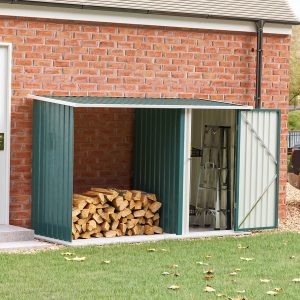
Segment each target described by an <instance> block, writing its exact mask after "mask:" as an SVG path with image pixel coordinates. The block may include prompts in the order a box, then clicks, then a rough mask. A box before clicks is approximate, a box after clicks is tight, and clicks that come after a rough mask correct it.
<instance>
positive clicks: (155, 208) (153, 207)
mask: <svg viewBox="0 0 300 300" xmlns="http://www.w3.org/2000/svg"><path fill="white" fill-rule="evenodd" d="M160 208H161V203H160V202H158V201H156V202H153V203H152V204H151V205H150V207H149V209H150V210H151V211H152V212H153V213H156V212H157V211H158V210H159V209H160Z"/></svg>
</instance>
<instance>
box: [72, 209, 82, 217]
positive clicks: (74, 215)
mask: <svg viewBox="0 0 300 300" xmlns="http://www.w3.org/2000/svg"><path fill="white" fill-rule="evenodd" d="M80 213H81V209H79V208H76V207H73V208H72V217H77V216H78V215H79V214H80Z"/></svg>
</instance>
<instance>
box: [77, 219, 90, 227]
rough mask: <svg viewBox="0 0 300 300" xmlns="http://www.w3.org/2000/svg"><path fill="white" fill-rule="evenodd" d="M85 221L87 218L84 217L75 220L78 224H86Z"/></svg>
mask: <svg viewBox="0 0 300 300" xmlns="http://www.w3.org/2000/svg"><path fill="white" fill-rule="evenodd" d="M87 221H88V219H87V218H86V219H79V220H78V221H77V224H78V225H83V224H86V222H87Z"/></svg>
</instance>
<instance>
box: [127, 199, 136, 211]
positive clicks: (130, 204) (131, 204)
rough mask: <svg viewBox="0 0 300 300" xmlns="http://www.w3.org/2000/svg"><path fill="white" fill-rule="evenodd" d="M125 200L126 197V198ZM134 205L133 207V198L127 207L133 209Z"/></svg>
mask: <svg viewBox="0 0 300 300" xmlns="http://www.w3.org/2000/svg"><path fill="white" fill-rule="evenodd" d="M126 200H127V199H126ZM134 207H135V201H134V200H131V201H130V202H129V208H130V209H134Z"/></svg>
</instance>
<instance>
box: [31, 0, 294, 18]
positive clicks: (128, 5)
mask: <svg viewBox="0 0 300 300" xmlns="http://www.w3.org/2000/svg"><path fill="white" fill-rule="evenodd" d="M28 1H29V2H30V1H32V2H46V3H57V4H73V5H82V6H94V7H99V8H100V7H101V8H106V9H119V10H120V9H122V10H132V11H137V12H139V11H140V12H142V13H147V14H149V13H158V14H159V13H164V14H181V15H187V16H188V15H192V16H205V17H216V18H220V17H225V18H231V19H243V18H244V19H251V20H257V19H262V20H273V21H278V22H283V21H285V22H299V20H298V19H297V17H296V16H295V15H294V13H293V11H292V9H291V7H290V5H289V3H288V2H287V0H264V1H261V0H248V1H244V0H239V1H238V0H211V1H207V0H188V1H180V0H166V1H160V0H149V1H138V0H108V1H102V0H28Z"/></svg>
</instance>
